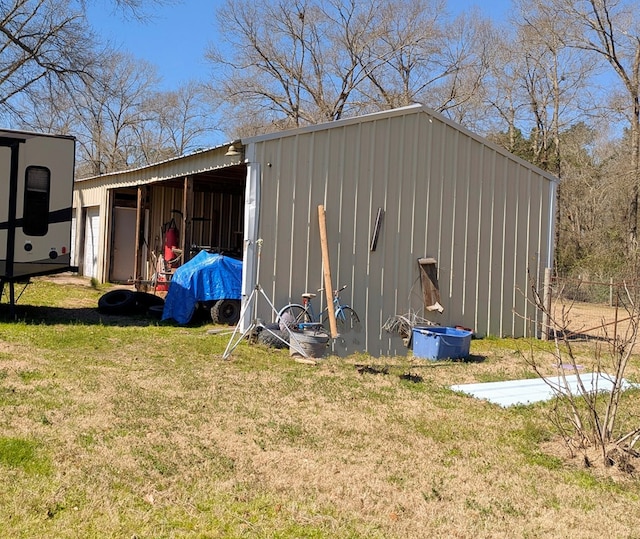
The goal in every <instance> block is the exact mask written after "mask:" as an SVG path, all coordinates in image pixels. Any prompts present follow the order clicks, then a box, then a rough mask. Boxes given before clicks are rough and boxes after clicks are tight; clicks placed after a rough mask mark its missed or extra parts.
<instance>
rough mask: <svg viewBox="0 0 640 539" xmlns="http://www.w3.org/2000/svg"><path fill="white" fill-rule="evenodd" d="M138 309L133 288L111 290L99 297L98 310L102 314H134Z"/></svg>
mask: <svg viewBox="0 0 640 539" xmlns="http://www.w3.org/2000/svg"><path fill="white" fill-rule="evenodd" d="M136 309H137V303H136V294H135V292H133V291H131V290H125V289H119V290H110V291H109V292H107V293H106V294H103V295H102V296H100V299H98V311H99V312H101V313H102V314H133V313H134V312H136Z"/></svg>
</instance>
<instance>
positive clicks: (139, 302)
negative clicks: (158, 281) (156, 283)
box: [98, 288, 164, 318]
mask: <svg viewBox="0 0 640 539" xmlns="http://www.w3.org/2000/svg"><path fill="white" fill-rule="evenodd" d="M163 309H164V299H163V298H161V297H160V296H156V295H154V294H149V293H148V292H136V291H133V290H127V289H125V288H122V289H120V288H119V289H117V290H110V291H109V292H107V293H105V294H103V295H102V296H100V299H98V311H99V312H100V313H101V314H108V315H117V316H126V315H135V314H147V315H149V316H152V317H154V318H162V310H163Z"/></svg>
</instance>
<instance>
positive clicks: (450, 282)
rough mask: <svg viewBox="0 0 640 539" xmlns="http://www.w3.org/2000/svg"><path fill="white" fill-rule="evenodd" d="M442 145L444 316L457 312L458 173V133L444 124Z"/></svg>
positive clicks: (440, 243) (441, 266) (441, 259)
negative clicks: (445, 306)
mask: <svg viewBox="0 0 640 539" xmlns="http://www.w3.org/2000/svg"><path fill="white" fill-rule="evenodd" d="M442 128H443V138H444V145H443V146H442V152H441V154H440V163H439V175H440V182H441V185H442V191H441V205H440V226H439V229H440V230H439V232H440V233H439V238H438V239H439V246H438V251H439V254H438V257H439V261H440V268H441V270H440V275H441V276H442V278H441V279H440V291H441V293H443V292H444V293H445V294H446V296H447V303H448V313H447V318H455V317H456V316H457V315H458V313H459V312H460V304H459V297H458V290H456V289H455V288H454V286H455V278H454V271H455V270H456V268H455V266H454V248H453V244H454V241H455V235H456V222H455V221H456V214H455V210H456V208H455V201H456V189H457V186H456V183H457V182H456V179H457V174H458V155H457V146H458V140H457V135H458V132H457V131H455V130H453V129H451V128H450V127H449V126H447V125H444V124H443V126H442Z"/></svg>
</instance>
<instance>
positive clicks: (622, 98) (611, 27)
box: [548, 0, 640, 257]
mask: <svg viewBox="0 0 640 539" xmlns="http://www.w3.org/2000/svg"><path fill="white" fill-rule="evenodd" d="M548 6H549V12H550V14H551V15H552V16H553V17H554V18H555V19H556V20H563V21H564V22H565V24H564V27H563V28H562V29H561V33H559V37H560V38H561V39H562V40H563V42H564V43H566V44H567V45H568V46H571V47H574V48H576V49H577V50H580V51H582V52H583V53H585V54H586V55H590V57H591V58H592V59H593V61H599V60H602V61H604V62H605V63H606V64H607V65H608V66H609V67H610V69H611V73H612V74H614V75H615V78H614V79H609V81H608V85H609V92H611V86H615V85H616V82H617V83H618V84H619V87H620V88H621V89H622V92H621V93H619V94H617V97H618V104H619V105H620V107H621V108H620V112H622V113H623V114H624V117H625V118H626V121H627V125H628V129H629V133H630V136H629V139H628V144H629V155H630V162H629V167H628V170H627V176H628V178H629V184H630V186H631V192H630V197H629V201H628V207H629V211H628V223H627V234H628V248H627V251H628V254H629V256H632V257H635V253H636V251H637V244H638V203H639V195H640V16H639V15H638V9H637V3H636V2H634V1H631V0H551V1H550V2H548ZM614 92H615V90H614ZM611 93H613V92H611Z"/></svg>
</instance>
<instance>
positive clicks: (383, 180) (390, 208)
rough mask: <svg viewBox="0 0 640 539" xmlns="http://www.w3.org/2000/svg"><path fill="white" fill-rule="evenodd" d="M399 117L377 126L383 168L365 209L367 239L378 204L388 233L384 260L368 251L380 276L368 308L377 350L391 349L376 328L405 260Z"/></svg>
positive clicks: (388, 309)
mask: <svg viewBox="0 0 640 539" xmlns="http://www.w3.org/2000/svg"><path fill="white" fill-rule="evenodd" d="M403 118H404V117H398V118H393V119H390V120H389V121H388V122H386V123H385V125H383V124H381V125H380V126H379V127H380V129H379V133H378V136H379V141H380V144H381V145H382V148H380V153H381V154H382V155H383V156H384V162H383V163H381V165H382V166H383V168H382V169H381V170H380V174H379V175H378V176H377V179H378V182H377V185H375V186H374V189H375V191H376V196H375V197H373V198H372V200H371V206H370V210H369V221H368V224H369V231H368V232H369V233H368V240H369V242H370V240H371V236H372V233H373V227H374V224H375V218H376V214H377V208H378V207H382V208H383V209H384V211H385V216H386V217H387V220H386V230H387V232H388V235H387V236H385V237H384V238H382V242H381V244H380V243H379V244H378V248H380V246H382V255H383V258H382V260H383V261H384V263H383V264H380V263H379V262H378V261H379V260H381V259H380V257H374V253H371V252H370V253H369V259H370V261H371V263H370V266H371V267H373V268H379V278H380V288H379V294H380V301H379V304H378V308H377V309H375V310H374V309H372V312H371V322H372V327H371V335H370V341H371V342H373V343H379V344H378V353H383V352H382V351H383V350H389V349H390V348H391V339H390V337H389V336H388V335H383V334H381V333H380V328H382V326H383V324H384V323H385V321H386V319H387V318H388V317H389V315H392V314H394V313H395V309H396V305H397V296H396V293H397V290H398V273H399V267H400V263H402V264H406V262H407V261H406V260H405V259H404V256H406V253H407V252H408V251H407V249H406V248H405V246H406V242H405V241H403V240H404V238H403V233H402V232H403V231H402V229H401V228H400V213H401V211H400V203H401V201H402V197H403V183H404V159H403V158H402V157H403V150H404V146H405V138H404V137H405V128H404V121H403ZM378 193H380V194H378ZM376 253H377V251H376ZM401 259H402V260H401ZM376 330H377V331H376Z"/></svg>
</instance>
